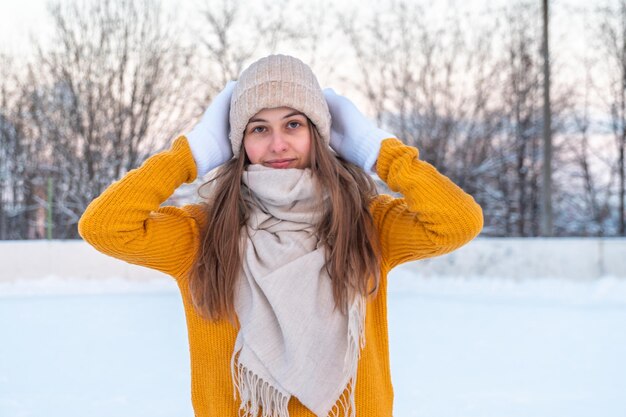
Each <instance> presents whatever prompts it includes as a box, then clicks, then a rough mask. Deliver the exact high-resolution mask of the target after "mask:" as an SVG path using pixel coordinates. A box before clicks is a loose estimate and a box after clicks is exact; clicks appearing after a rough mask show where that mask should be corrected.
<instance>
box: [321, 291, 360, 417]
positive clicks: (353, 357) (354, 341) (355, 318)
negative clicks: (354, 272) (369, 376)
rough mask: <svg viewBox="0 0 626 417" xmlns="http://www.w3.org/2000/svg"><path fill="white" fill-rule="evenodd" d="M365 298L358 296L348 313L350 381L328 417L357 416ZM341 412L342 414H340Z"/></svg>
mask: <svg viewBox="0 0 626 417" xmlns="http://www.w3.org/2000/svg"><path fill="white" fill-rule="evenodd" d="M365 307H366V306H365V297H362V296H356V297H355V300H354V302H353V303H352V306H351V307H350V311H349V313H348V349H347V350H346V357H345V359H344V367H343V370H344V372H346V373H347V374H348V375H350V379H349V380H348V384H347V386H346V389H345V390H344V391H343V393H342V394H341V396H340V397H339V399H338V400H337V402H336V403H335V405H333V407H332V408H331V409H330V411H329V413H328V417H339V416H340V415H344V416H346V417H355V416H356V404H355V401H354V385H355V383H356V373H357V369H358V366H359V358H360V357H361V349H363V348H364V347H365ZM340 411H341V414H340Z"/></svg>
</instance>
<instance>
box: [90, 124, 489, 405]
mask: <svg viewBox="0 0 626 417" xmlns="http://www.w3.org/2000/svg"><path fill="white" fill-rule="evenodd" d="M376 169H377V172H378V175H379V176H380V178H381V179H382V180H383V181H385V182H386V183H387V185H388V186H389V187H390V188H391V189H392V190H394V191H396V192H400V193H402V194H403V195H404V198H393V197H391V196H389V195H379V196H377V197H376V198H375V199H374V200H373V201H372V203H371V206H370V209H371V212H372V215H373V218H374V222H375V224H376V227H377V229H378V232H379V236H380V240H381V242H380V243H381V248H382V268H381V269H382V270H381V281H380V289H379V292H378V295H377V296H376V298H375V299H373V300H371V301H369V302H368V304H367V312H366V323H365V326H366V330H365V334H366V344H365V348H364V349H363V351H362V352H361V358H360V360H359V365H358V371H357V372H358V373H357V383H356V390H355V400H356V411H357V416H359V417H385V416H391V415H392V404H393V389H392V386H391V374H390V369H389V348H388V336H387V273H388V272H389V270H390V269H391V268H393V267H394V266H396V265H398V264H401V263H403V262H408V261H415V260H418V259H423V258H428V257H432V256H438V255H442V254H444V253H448V252H451V251H453V250H454V249H457V248H459V247H460V246H462V245H463V244H465V243H467V242H469V241H470V240H472V239H473V238H474V237H475V236H476V235H477V234H478V233H479V232H480V230H481V229H482V225H483V218H482V210H481V208H480V206H479V205H478V204H476V202H475V201H474V199H473V198H472V197H471V196H470V195H468V194H466V193H465V192H464V191H463V190H461V188H459V187H458V186H456V185H455V184H454V183H453V182H452V181H450V180H449V179H448V178H447V177H445V176H443V175H442V174H440V173H439V172H437V170H436V169H435V168H434V167H433V166H432V165H430V164H428V163H427V162H424V161H420V160H419V159H418V150H417V149H415V148H412V147H409V146H406V145H404V144H403V143H402V142H400V141H399V140H397V139H386V140H385V141H384V142H383V144H382V148H381V151H380V155H379V158H378V162H377V164H376ZM196 176H197V174H196V165H195V163H194V160H193V156H192V154H191V151H190V149H189V145H188V143H187V140H186V138H185V137H184V136H182V137H179V138H178V139H176V141H175V142H174V143H173V145H172V147H171V149H170V150H168V151H164V152H161V153H159V154H156V155H154V156H152V157H150V158H149V159H147V160H146V161H145V163H144V164H143V165H142V166H141V167H140V168H138V169H136V170H133V171H130V172H129V173H128V174H126V175H125V176H124V178H122V179H121V180H120V181H117V182H115V183H113V184H112V185H111V186H110V187H109V188H108V189H107V190H105V191H104V192H103V193H102V195H101V196H99V197H98V198H96V199H95V200H94V201H93V202H92V203H91V204H90V205H89V207H88V208H87V210H86V211H85V213H84V214H83V216H82V218H81V220H80V223H79V225H78V226H79V232H80V235H81V236H82V237H83V239H85V240H86V241H87V242H89V243H90V244H91V245H93V246H94V247H95V248H96V249H98V250H99V251H101V252H103V253H105V254H107V255H110V256H114V257H116V258H119V259H122V260H124V261H127V262H130V263H133V264H137V265H142V266H146V267H149V268H154V269H156V270H159V271H162V272H164V273H166V274H169V275H171V276H172V277H174V279H175V280H176V282H177V284H178V287H179V288H180V292H181V295H182V300H183V304H184V308H185V316H186V320H187V330H188V336H189V347H190V358H191V397H192V403H193V408H194V411H195V415H196V417H234V416H237V415H238V413H237V410H238V408H239V404H238V403H237V402H236V401H235V400H234V399H233V385H232V380H231V375H230V357H231V354H232V352H233V347H234V343H235V337H236V335H237V330H236V329H235V328H234V327H233V326H232V325H231V324H229V323H228V322H227V321H220V322H210V321H207V320H205V319H202V318H201V317H200V316H199V315H198V314H196V312H195V311H194V309H193V306H192V303H191V297H190V294H189V287H188V272H189V270H190V268H191V266H192V264H193V262H194V258H195V256H196V253H197V251H198V248H199V241H200V240H199V239H200V237H199V230H200V229H201V227H202V225H203V224H204V222H205V219H203V218H202V210H201V209H200V206H198V205H188V206H184V207H180V208H178V207H160V205H161V204H162V203H163V202H164V201H165V200H166V199H167V198H168V197H169V196H170V195H172V193H173V192H174V190H175V189H176V188H177V187H179V186H180V185H181V184H182V183H183V182H191V181H193V180H194V179H195V178H196ZM289 414H290V416H292V417H304V416H314V415H313V414H312V413H311V412H310V411H309V410H308V409H306V408H305V407H304V406H303V405H302V404H301V403H300V402H299V401H298V400H297V399H296V398H293V397H292V399H291V401H290V402H289Z"/></svg>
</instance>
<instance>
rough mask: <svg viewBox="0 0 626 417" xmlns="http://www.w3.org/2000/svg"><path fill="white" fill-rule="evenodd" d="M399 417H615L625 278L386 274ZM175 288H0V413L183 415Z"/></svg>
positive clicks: (183, 344)
mask: <svg viewBox="0 0 626 417" xmlns="http://www.w3.org/2000/svg"><path fill="white" fill-rule="evenodd" d="M389 278H390V286H389V331H390V349H391V360H392V375H393V380H394V387H395V395H396V397H395V413H394V415H395V416H396V417H411V416H420V417H421V416H424V417H457V416H463V417H491V416H493V417H496V416H497V417H502V416H506V417H517V416H520V417H521V416H524V417H559V416H563V417H592V416H593V417H597V416H601V417H624V416H626V280H623V279H622V280H619V279H611V278H602V279H599V280H587V281H580V280H578V281H570V280H564V279H560V280H555V279H552V280H551V279H537V278H535V279H531V280H512V279H504V278H501V279H494V278H490V279H487V278H481V277H473V278H469V277H466V278H463V279H460V278H442V277H439V278H434V277H430V278H424V277H420V276H418V275H417V274H416V272H415V269H414V268H413V269H412V268H408V267H405V268H403V267H401V268H398V269H397V270H396V271H393V272H392V274H391V275H390V277H389ZM185 332H186V331H185V324H184V317H183V310H182V305H181V302H180V297H179V295H178V293H177V290H176V287H175V286H174V285H173V283H172V282H169V281H164V280H157V281H154V282H151V283H146V282H136V283H129V282H128V281H127V280H121V279H117V280H116V279H108V280H105V281H99V282H98V284H97V285H96V284H94V283H93V281H89V282H85V283H82V284H80V285H78V284H77V283H76V282H75V281H73V282H71V283H68V282H67V281H65V280H63V279H58V278H57V279H55V278H49V279H44V280H37V281H32V280H29V281H25V282H19V281H18V282H13V283H0V416H2V417H30V416H32V417H79V416H80V417H84V416H90V417H111V416H116V417H144V416H145V417H148V416H149V417H159V416H163V417H166V416H167V417H185V416H189V417H191V416H193V411H192V409H191V404H190V398H189V396H190V393H189V392H190V391H189V365H188V353H187V340H186V333H185Z"/></svg>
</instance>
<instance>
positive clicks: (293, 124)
mask: <svg viewBox="0 0 626 417" xmlns="http://www.w3.org/2000/svg"><path fill="white" fill-rule="evenodd" d="M288 126H289V127H290V128H292V129H296V128H298V127H300V126H302V123H300V122H296V121H292V122H289V124H288Z"/></svg>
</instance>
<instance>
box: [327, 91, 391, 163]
mask: <svg viewBox="0 0 626 417" xmlns="http://www.w3.org/2000/svg"><path fill="white" fill-rule="evenodd" d="M324 97H325V98H326V102H327V103H328V109H329V111H330V116H331V119H332V122H331V126H330V146H331V147H332V148H333V149H334V150H335V152H337V153H338V154H339V155H340V156H342V157H343V158H344V159H346V160H348V161H349V162H351V163H353V164H354V165H357V166H359V167H361V168H363V170H365V172H367V173H370V174H371V173H372V172H373V171H374V169H375V164H376V160H377V159H378V154H379V152H380V145H381V143H382V141H383V140H384V139H387V138H395V137H396V136H395V135H392V134H391V133H389V132H386V131H384V130H382V129H380V128H378V127H377V126H376V125H375V124H374V123H373V122H372V121H370V120H369V119H368V118H367V117H365V116H364V115H363V114H362V113H361V112H360V111H359V109H357V108H356V106H355V105H354V104H353V103H352V102H351V101H350V100H349V99H347V98H346V97H344V96H341V95H339V94H337V93H335V91H334V90H333V89H331V88H327V89H325V90H324Z"/></svg>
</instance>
